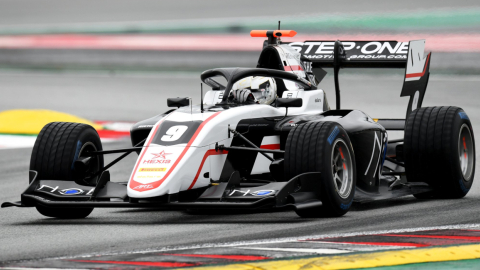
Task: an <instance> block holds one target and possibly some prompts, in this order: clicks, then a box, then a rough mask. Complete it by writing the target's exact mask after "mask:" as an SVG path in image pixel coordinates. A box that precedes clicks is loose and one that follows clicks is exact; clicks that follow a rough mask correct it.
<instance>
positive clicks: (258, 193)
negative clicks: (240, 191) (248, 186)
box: [250, 190, 275, 196]
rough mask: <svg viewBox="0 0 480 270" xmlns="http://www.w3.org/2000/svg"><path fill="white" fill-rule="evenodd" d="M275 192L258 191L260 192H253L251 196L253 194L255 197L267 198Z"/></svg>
mask: <svg viewBox="0 0 480 270" xmlns="http://www.w3.org/2000/svg"><path fill="white" fill-rule="evenodd" d="M274 192H275V191H273V190H258V191H255V192H252V193H250V194H252V195H253V196H267V195H270V194H272V193H274Z"/></svg>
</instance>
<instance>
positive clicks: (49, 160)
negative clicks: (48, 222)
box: [30, 122, 103, 218]
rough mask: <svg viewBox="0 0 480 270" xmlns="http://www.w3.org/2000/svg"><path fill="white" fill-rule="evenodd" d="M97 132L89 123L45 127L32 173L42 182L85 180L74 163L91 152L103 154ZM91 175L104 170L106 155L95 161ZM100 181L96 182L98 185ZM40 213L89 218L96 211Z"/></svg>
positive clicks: (41, 209) (35, 151)
mask: <svg viewBox="0 0 480 270" xmlns="http://www.w3.org/2000/svg"><path fill="white" fill-rule="evenodd" d="M100 150H102V144H101V142H100V137H99V136H98V133H97V131H96V130H95V129H94V128H93V127H91V126H89V125H85V124H79V123H66V122H52V123H49V124H47V125H45V126H44V127H43V129H42V130H41V131H40V134H39V135H38V137H37V140H36V141H35V145H34V147H33V150H32V157H31V159H30V170H34V171H37V172H38V175H37V178H38V179H42V180H65V181H72V182H73V181H82V180H83V179H78V175H77V174H75V172H74V167H73V164H74V162H75V161H76V160H77V159H78V158H79V157H80V156H82V153H85V152H87V151H100ZM90 163H91V168H90V169H89V171H90V172H94V171H96V170H97V171H98V170H99V169H101V168H103V156H101V155H100V156H96V157H94V158H92V161H91V162H90ZM96 180H97V179H96V178H95V179H93V180H92V182H95V181H96ZM36 208H37V210H38V212H40V214H42V215H44V216H47V217H55V218H85V217H87V216H88V215H89V214H90V213H91V212H92V211H93V208H49V207H45V206H37V207H36Z"/></svg>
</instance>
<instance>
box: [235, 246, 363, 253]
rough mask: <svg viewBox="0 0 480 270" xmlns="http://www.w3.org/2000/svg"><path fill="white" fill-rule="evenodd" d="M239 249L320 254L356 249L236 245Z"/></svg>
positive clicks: (348, 251)
mask: <svg viewBox="0 0 480 270" xmlns="http://www.w3.org/2000/svg"><path fill="white" fill-rule="evenodd" d="M235 248H237V249H253V250H268V251H288V252H302V253H303V252H306V253H318V254H340V253H351V252H355V251H350V250H340V249H331V248H270V247H264V248H262V247H235Z"/></svg>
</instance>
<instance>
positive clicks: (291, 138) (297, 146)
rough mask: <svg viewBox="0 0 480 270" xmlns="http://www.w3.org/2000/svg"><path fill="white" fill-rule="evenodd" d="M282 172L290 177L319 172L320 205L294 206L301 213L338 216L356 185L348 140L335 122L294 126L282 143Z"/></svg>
mask: <svg viewBox="0 0 480 270" xmlns="http://www.w3.org/2000/svg"><path fill="white" fill-rule="evenodd" d="M284 162H285V163H284V167H285V175H286V177H287V179H291V178H293V177H295V176H297V175H299V174H302V173H306V172H320V173H321V174H320V179H319V181H320V182H321V185H320V186H321V191H320V194H321V201H322V204H323V205H322V206H321V207H318V208H310V209H307V210H303V211H300V210H297V211H296V213H297V214H298V215H299V216H301V217H339V216H343V215H345V214H346V213H347V212H348V210H349V209H350V207H351V205H352V202H353V197H354V193H355V186H356V168H355V158H354V153H353V148H352V144H351V142H350V139H349V137H348V135H347V132H346V131H345V130H344V129H343V127H342V126H341V125H340V124H338V123H335V122H310V123H306V124H303V125H300V126H297V127H295V128H294V129H292V130H291V131H290V133H289V134H288V138H287V142H286V146H285V161H284Z"/></svg>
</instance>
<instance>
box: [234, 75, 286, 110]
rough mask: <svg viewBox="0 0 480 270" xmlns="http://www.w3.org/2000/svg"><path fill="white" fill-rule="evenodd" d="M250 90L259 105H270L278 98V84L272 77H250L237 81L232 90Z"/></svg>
mask: <svg viewBox="0 0 480 270" xmlns="http://www.w3.org/2000/svg"><path fill="white" fill-rule="evenodd" d="M239 89H249V90H250V91H251V92H252V94H253V96H254V97H255V99H256V101H257V102H258V103H259V104H267V105H270V104H272V103H273V102H274V101H275V98H276V97H277V84H276V83H275V80H274V79H273V78H271V77H260V76H250V77H246V78H243V79H241V80H239V81H237V82H236V83H235V84H234V85H233V87H232V90H239Z"/></svg>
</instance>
